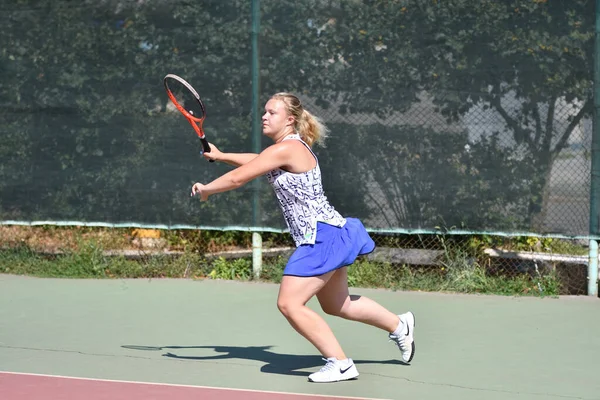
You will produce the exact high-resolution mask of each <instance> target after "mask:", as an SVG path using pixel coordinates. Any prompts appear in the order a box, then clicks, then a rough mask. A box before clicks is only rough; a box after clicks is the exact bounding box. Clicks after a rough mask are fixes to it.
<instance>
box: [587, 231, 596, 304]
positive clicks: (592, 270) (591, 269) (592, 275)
mask: <svg viewBox="0 0 600 400" xmlns="http://www.w3.org/2000/svg"><path fill="white" fill-rule="evenodd" d="M588 295H589V296H596V297H597V296H598V241H597V240H594V239H591V240H590V260H589V262H588Z"/></svg>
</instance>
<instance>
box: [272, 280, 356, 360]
mask: <svg viewBox="0 0 600 400" xmlns="http://www.w3.org/2000/svg"><path fill="white" fill-rule="evenodd" d="M334 274H335V271H332V272H329V273H327V274H325V275H322V276H316V277H298V276H289V275H285V276H284V277H283V279H282V280H281V286H280V288H279V296H278V298H277V307H278V308H279V310H280V311H281V313H282V314H283V315H284V316H285V317H286V318H287V320H288V321H289V323H290V324H291V325H292V327H293V328H294V329H296V331H298V333H300V334H301V335H302V336H304V337H305V338H306V339H307V340H308V341H309V342H311V343H312V344H313V345H314V346H315V347H316V348H317V350H319V352H320V353H321V354H322V355H323V356H324V357H325V358H330V357H335V358H337V359H338V360H345V359H346V355H345V354H344V351H343V350H342V347H341V346H340V344H339V342H338V341H337V339H336V338H335V336H334V334H333V332H332V331H331V328H329V325H327V323H326V322H325V320H324V319H323V318H322V317H321V316H320V315H319V314H317V313H316V312H314V311H313V310H311V309H310V308H308V307H307V306H306V303H308V301H309V300H310V299H311V298H312V297H313V296H314V295H315V294H316V293H318V292H319V291H320V290H321V289H322V288H323V287H324V286H326V285H327V282H328V281H329V280H330V279H331V277H332V276H333V275H334Z"/></svg>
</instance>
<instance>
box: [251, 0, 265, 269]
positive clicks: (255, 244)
mask: <svg viewBox="0 0 600 400" xmlns="http://www.w3.org/2000/svg"><path fill="white" fill-rule="evenodd" d="M251 3H252V4H251V9H250V12H251V15H252V30H251V32H250V41H251V43H252V46H251V47H252V56H251V71H252V96H251V97H252V151H253V152H254V153H260V150H261V145H260V141H261V137H262V132H261V126H260V121H261V117H260V114H259V111H258V110H259V104H258V102H259V90H260V82H259V77H260V63H259V58H258V39H259V38H258V35H259V32H260V0H252V2H251ZM252 184H253V191H252V226H253V227H254V229H256V228H257V227H258V226H259V225H261V224H260V181H259V180H258V179H255V180H254V182H252ZM261 270H262V237H261V235H260V233H259V232H256V231H255V232H252V271H253V273H254V278H255V279H258V278H260V272H261Z"/></svg>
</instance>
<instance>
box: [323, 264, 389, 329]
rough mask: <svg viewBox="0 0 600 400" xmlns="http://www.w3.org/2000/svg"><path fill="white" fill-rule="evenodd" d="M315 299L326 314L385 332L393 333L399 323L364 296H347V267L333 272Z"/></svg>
mask: <svg viewBox="0 0 600 400" xmlns="http://www.w3.org/2000/svg"><path fill="white" fill-rule="evenodd" d="M317 298H318V299H319V303H320V304H321V308H322V309H323V311H325V312H326V313H327V314H330V315H335V316H338V317H342V318H345V319H349V320H352V321H358V322H363V323H365V324H369V325H373V326H375V327H377V328H380V329H383V330H384V331H386V332H394V331H395V330H396V329H397V328H398V323H399V322H400V319H399V317H398V316H397V315H396V314H394V313H392V312H391V311H388V310H387V309H386V308H385V307H383V306H382V305H380V304H379V303H376V302H375V301H373V300H371V299H369V298H367V297H364V296H358V295H350V294H349V292H348V268H347V267H343V268H340V269H338V270H336V271H335V273H334V275H333V276H332V277H331V278H330V279H329V281H328V282H327V283H326V284H325V286H323V288H322V289H321V290H320V291H319V293H318V294H317Z"/></svg>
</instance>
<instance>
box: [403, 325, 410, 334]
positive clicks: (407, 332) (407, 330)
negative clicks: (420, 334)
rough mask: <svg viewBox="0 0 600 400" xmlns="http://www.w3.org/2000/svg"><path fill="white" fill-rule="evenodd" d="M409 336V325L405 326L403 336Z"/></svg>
mask: <svg viewBox="0 0 600 400" xmlns="http://www.w3.org/2000/svg"><path fill="white" fill-rule="evenodd" d="M409 335H410V325H408V324H406V335H404V336H409Z"/></svg>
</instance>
